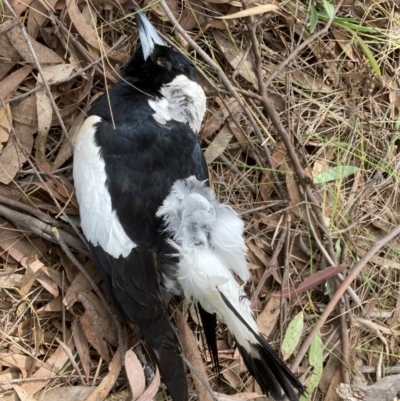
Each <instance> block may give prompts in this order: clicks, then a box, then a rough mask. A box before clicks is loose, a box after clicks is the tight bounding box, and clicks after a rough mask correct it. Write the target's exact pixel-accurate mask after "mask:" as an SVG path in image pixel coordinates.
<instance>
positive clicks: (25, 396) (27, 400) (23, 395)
mask: <svg viewBox="0 0 400 401" xmlns="http://www.w3.org/2000/svg"><path fill="white" fill-rule="evenodd" d="M13 388H14V390H15V392H16V393H17V394H18V397H19V399H20V400H21V401H36V398H35V397H33V395H31V394H30V393H29V392H28V391H26V390H25V389H23V388H22V387H20V386H18V385H17V384H14V385H13Z"/></svg>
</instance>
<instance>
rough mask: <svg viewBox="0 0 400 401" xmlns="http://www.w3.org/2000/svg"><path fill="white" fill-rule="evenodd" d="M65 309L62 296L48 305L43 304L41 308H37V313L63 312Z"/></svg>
mask: <svg viewBox="0 0 400 401" xmlns="http://www.w3.org/2000/svg"><path fill="white" fill-rule="evenodd" d="M62 310H63V304H62V302H61V297H57V298H55V299H53V300H51V301H50V302H48V303H47V304H46V305H43V306H42V307H41V308H39V309H36V313H38V314H39V313H45V312H61V311H62Z"/></svg>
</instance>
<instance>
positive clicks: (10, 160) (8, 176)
mask: <svg viewBox="0 0 400 401" xmlns="http://www.w3.org/2000/svg"><path fill="white" fill-rule="evenodd" d="M25 100H28V99H25ZM21 103H23V102H21ZM20 106H21V104H20ZM16 109H17V108H15V107H11V112H12V115H13V124H14V132H15V135H16V137H17V138H18V139H19V141H20V143H21V146H22V147H23V149H24V152H22V150H21V149H20V147H19V145H18V143H17V142H16V141H14V140H13V139H11V140H9V141H8V144H7V146H6V147H5V148H4V149H3V151H2V152H1V153H0V182H1V183H3V184H9V183H10V182H11V181H12V180H13V178H14V177H15V175H16V174H17V173H18V171H19V170H20V169H21V167H22V165H23V163H25V161H26V156H25V154H30V153H31V150H32V147H33V133H35V132H36V130H37V128H32V127H31V126H29V125H25V124H20V123H19V122H18V121H16V119H17V118H18V117H17V116H18V114H19V113H20V111H21V110H19V111H18V112H16ZM35 115H36V111H35Z"/></svg>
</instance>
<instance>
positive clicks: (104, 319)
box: [78, 292, 118, 347]
mask: <svg viewBox="0 0 400 401" xmlns="http://www.w3.org/2000/svg"><path fill="white" fill-rule="evenodd" d="M78 299H79V300H80V301H81V302H82V303H83V306H84V307H85V309H86V311H89V313H90V315H91V317H92V318H93V319H94V320H96V323H98V324H99V325H100V329H99V332H100V334H102V336H103V337H104V338H105V339H106V340H107V341H108V342H109V343H110V344H112V345H114V346H115V347H116V346H117V345H118V336H117V330H116V328H115V324H114V322H113V320H112V318H111V316H110V314H109V313H108V311H107V310H106V308H105V307H104V305H103V303H102V302H101V301H100V299H99V298H98V297H97V296H96V295H95V294H94V293H93V292H84V293H82V294H80V295H79V297H78Z"/></svg>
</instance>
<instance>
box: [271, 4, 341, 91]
mask: <svg viewBox="0 0 400 401" xmlns="http://www.w3.org/2000/svg"><path fill="white" fill-rule="evenodd" d="M342 3H343V0H340V1H339V3H337V4H336V7H335V11H334V13H333V15H332V17H331V18H329V20H328V22H327V23H326V25H325V26H324V27H323V28H322V29H321V30H320V31H318V32H315V33H314V34H312V35H311V36H310V37H309V38H308V39H307V40H305V41H304V42H303V43H302V44H301V45H299V46H297V47H296V48H295V49H294V50H293V51H292V52H291V53H290V54H289V56H288V57H287V58H286V59H285V60H283V61H282V63H280V64H279V65H278V66H277V67H276V68H275V69H274V72H273V73H272V74H271V75H270V76H269V77H268V79H267V80H266V81H265V87H267V86H269V84H270V83H271V82H272V81H273V80H274V79H275V78H276V77H277V75H278V74H279V73H280V72H281V71H282V70H283V69H284V68H285V67H286V66H287V65H288V64H289V63H290V62H291V61H293V59H294V58H296V56H297V55H298V54H299V53H300V52H301V51H302V50H303V49H304V48H305V47H307V46H308V45H309V44H310V43H311V42H312V41H314V40H315V39H317V38H319V37H321V36H323V35H325V34H326V33H327V32H328V30H329V28H330V27H331V25H332V22H333V19H334V18H335V15H336V13H337V12H338V10H339V8H340V7H341V6H342Z"/></svg>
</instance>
